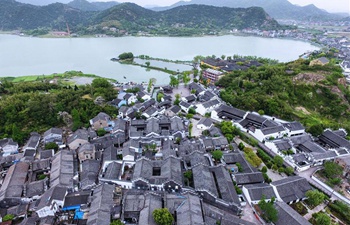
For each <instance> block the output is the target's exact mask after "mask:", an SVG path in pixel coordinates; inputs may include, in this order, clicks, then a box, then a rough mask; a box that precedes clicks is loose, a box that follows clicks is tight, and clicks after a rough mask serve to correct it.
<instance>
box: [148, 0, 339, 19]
mask: <svg viewBox="0 0 350 225" xmlns="http://www.w3.org/2000/svg"><path fill="white" fill-rule="evenodd" d="M190 4H204V5H212V6H219V7H222V6H226V7H231V8H238V7H242V8H248V7H253V6H257V7H262V8H263V9H265V11H266V12H267V13H268V14H269V15H271V16H272V17H273V18H275V19H294V20H309V19H328V18H335V17H337V16H336V15H333V14H330V13H328V12H326V11H324V10H321V9H319V8H317V7H316V6H314V5H308V6H304V7H302V6H297V5H293V4H292V3H290V2H289V1H288V0H191V1H180V2H178V3H175V4H174V5H172V6H170V7H157V8H153V10H156V11H161V10H167V9H170V8H174V7H178V6H181V5H190Z"/></svg>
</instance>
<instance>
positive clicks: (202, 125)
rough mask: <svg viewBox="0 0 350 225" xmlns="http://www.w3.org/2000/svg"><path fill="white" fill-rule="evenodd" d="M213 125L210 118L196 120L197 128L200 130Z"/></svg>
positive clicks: (207, 128)
mask: <svg viewBox="0 0 350 225" xmlns="http://www.w3.org/2000/svg"><path fill="white" fill-rule="evenodd" d="M213 125H214V123H213V121H212V120H211V119H210V118H202V119H201V120H200V121H199V122H198V124H197V128H198V129H200V130H209V129H210V128H211V127H212V126H213Z"/></svg>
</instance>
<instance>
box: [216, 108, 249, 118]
mask: <svg viewBox="0 0 350 225" xmlns="http://www.w3.org/2000/svg"><path fill="white" fill-rule="evenodd" d="M216 111H217V112H218V115H219V116H225V117H226V118H228V119H233V120H235V121H236V120H241V119H243V117H244V115H245V114H246V112H245V111H243V110H240V109H236V108H234V107H231V106H227V105H221V106H220V107H219V108H218V109H217V110H216Z"/></svg>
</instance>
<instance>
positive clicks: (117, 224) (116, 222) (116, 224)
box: [110, 220, 124, 225]
mask: <svg viewBox="0 0 350 225" xmlns="http://www.w3.org/2000/svg"><path fill="white" fill-rule="evenodd" d="M110 225H124V224H123V223H122V222H121V221H120V220H114V221H112V222H111V224H110Z"/></svg>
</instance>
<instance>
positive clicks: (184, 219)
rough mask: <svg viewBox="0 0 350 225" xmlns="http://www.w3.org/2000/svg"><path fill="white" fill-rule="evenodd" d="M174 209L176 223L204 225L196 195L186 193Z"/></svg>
mask: <svg viewBox="0 0 350 225" xmlns="http://www.w3.org/2000/svg"><path fill="white" fill-rule="evenodd" d="M183 197H184V198H185V200H184V199H183V198H182V202H183V203H181V202H180V203H181V204H179V206H178V207H177V209H176V217H177V224H181V225H204V221H203V216H202V208H201V202H200V199H199V197H198V196H196V195H192V194H186V195H184V196H183Z"/></svg>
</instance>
